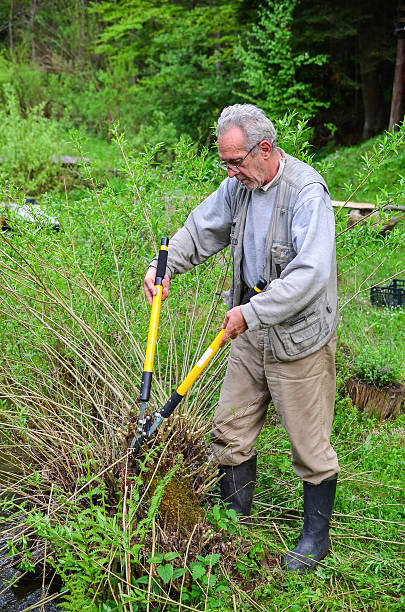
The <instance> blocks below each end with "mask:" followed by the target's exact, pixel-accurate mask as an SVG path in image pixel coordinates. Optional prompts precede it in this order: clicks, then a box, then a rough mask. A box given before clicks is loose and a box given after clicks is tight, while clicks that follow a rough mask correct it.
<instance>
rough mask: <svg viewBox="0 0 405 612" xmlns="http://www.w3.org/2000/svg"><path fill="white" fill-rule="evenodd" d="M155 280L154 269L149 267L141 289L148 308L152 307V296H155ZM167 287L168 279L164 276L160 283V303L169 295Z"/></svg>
mask: <svg viewBox="0 0 405 612" xmlns="http://www.w3.org/2000/svg"><path fill="white" fill-rule="evenodd" d="M155 278H156V268H154V267H153V266H151V267H150V268H148V271H147V272H146V274H145V279H144V281H143V288H144V291H145V295H146V298H147V300H148V302H149V306H152V301H153V296H154V295H156V287H155ZM169 285H170V278H169V277H168V276H167V274H165V275H164V277H163V281H162V287H163V291H162V301H164V300H165V299H166V298H167V297H168V295H169Z"/></svg>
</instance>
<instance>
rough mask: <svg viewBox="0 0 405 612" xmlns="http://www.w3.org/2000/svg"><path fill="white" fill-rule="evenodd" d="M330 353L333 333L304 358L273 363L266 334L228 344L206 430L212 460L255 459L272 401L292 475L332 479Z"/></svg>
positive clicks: (233, 462) (334, 462)
mask: <svg viewBox="0 0 405 612" xmlns="http://www.w3.org/2000/svg"><path fill="white" fill-rule="evenodd" d="M335 348H336V334H335V335H334V336H333V337H332V339H331V340H330V341H329V342H328V344H326V345H325V346H323V347H322V348H321V349H319V350H318V351H316V352H315V353H313V354H312V355H309V356H308V357H304V358H303V359H298V360H297V361H289V362H287V361H284V362H279V361H276V360H275V358H274V355H273V352H272V350H271V346H270V344H269V340H268V333H267V330H257V331H246V332H245V333H243V334H240V335H239V336H237V338H235V340H232V341H231V350H230V354H229V362H228V367H227V371H226V374H225V378H224V382H223V385H222V389H221V394H220V398H219V403H218V408H217V410H216V412H215V415H214V419H213V425H212V431H211V441H212V451H213V454H214V456H215V458H216V461H218V462H219V463H220V464H222V465H239V464H240V463H243V462H244V461H247V460H248V459H250V458H251V457H252V456H253V455H254V454H255V450H254V445H255V442H256V439H257V436H258V435H259V433H260V430H261V428H262V426H263V423H264V420H265V417H266V411H267V408H268V405H269V402H270V399H272V400H273V403H274V406H275V408H276V411H277V413H278V415H279V417H280V419H281V422H282V425H283V427H284V428H285V429H286V431H287V434H288V437H289V440H290V444H291V449H292V467H293V470H294V472H295V473H296V474H297V476H299V477H300V478H302V479H303V480H306V481H308V482H310V483H312V484H315V485H316V484H319V483H321V482H322V481H323V480H325V479H326V478H330V477H331V476H334V475H335V474H337V473H338V472H339V464H338V460H337V456H336V453H335V451H334V450H333V448H332V446H331V444H330V434H331V429H332V421H333V412H334V405H335V392H336V371H335Z"/></svg>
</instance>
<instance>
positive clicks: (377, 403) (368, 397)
mask: <svg viewBox="0 0 405 612" xmlns="http://www.w3.org/2000/svg"><path fill="white" fill-rule="evenodd" d="M347 390H348V392H349V395H350V397H351V400H352V402H353V404H354V405H355V406H357V408H359V409H360V410H364V411H365V412H366V413H367V414H368V415H369V416H371V415H372V414H375V415H377V416H378V417H379V418H380V419H381V420H384V419H388V418H389V417H393V416H395V415H397V414H398V413H399V411H400V409H401V403H402V400H403V397H404V390H405V387H404V386H403V385H400V384H397V385H396V386H395V387H382V388H378V387H374V386H373V385H368V384H366V383H363V382H360V381H359V380H356V379H355V378H350V379H349V380H348V382H347Z"/></svg>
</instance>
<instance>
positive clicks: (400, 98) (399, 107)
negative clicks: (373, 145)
mask: <svg viewBox="0 0 405 612" xmlns="http://www.w3.org/2000/svg"><path fill="white" fill-rule="evenodd" d="M395 33H396V35H397V56H396V62H395V75H394V83H393V88H392V101H391V113H390V122H389V126H388V129H389V130H390V131H391V130H392V129H393V128H394V127H395V126H398V125H399V123H401V121H402V120H403V118H404V92H405V4H404V2H403V1H401V0H400V2H399V3H398V15H397V21H396V24H395Z"/></svg>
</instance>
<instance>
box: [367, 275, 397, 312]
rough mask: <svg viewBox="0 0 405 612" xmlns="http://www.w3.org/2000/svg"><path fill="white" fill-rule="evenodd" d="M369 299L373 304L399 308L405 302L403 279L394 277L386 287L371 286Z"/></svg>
mask: <svg viewBox="0 0 405 612" xmlns="http://www.w3.org/2000/svg"><path fill="white" fill-rule="evenodd" d="M370 299H371V303H372V305H373V306H388V308H400V307H401V306H403V305H404V304H405V280H403V279H399V278H394V280H392V281H391V282H390V284H389V285H387V286H386V287H371V289H370Z"/></svg>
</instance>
